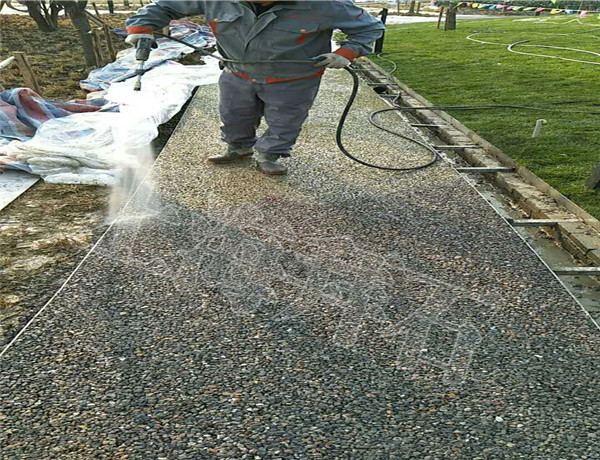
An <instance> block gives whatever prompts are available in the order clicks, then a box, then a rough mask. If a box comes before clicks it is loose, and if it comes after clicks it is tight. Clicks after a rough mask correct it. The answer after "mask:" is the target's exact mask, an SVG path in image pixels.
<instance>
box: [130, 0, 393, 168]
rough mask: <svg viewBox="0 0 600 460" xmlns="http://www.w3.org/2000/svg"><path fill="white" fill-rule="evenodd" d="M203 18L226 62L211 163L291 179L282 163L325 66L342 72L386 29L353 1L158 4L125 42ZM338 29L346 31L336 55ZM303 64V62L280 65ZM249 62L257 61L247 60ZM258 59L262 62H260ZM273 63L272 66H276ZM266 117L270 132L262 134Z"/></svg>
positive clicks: (133, 25)
mask: <svg viewBox="0 0 600 460" xmlns="http://www.w3.org/2000/svg"><path fill="white" fill-rule="evenodd" d="M196 14H204V15H205V18H206V21H207V23H208V24H209V25H210V27H211V29H212V31H213V33H214V35H215V38H216V40H217V48H218V50H219V53H220V54H221V55H222V56H223V57H225V58H228V59H233V60H236V61H246V62H243V63H228V64H227V66H226V68H225V71H224V72H223V74H222V75H221V78H220V80H219V88H220V106H219V110H220V115H221V121H222V123H223V125H222V127H221V131H222V139H223V140H224V141H225V142H226V143H227V146H228V148H227V151H226V152H225V153H223V154H222V155H216V156H211V157H209V158H208V161H209V162H211V163H216V164H219V163H229V162H232V161H236V160H240V159H243V158H250V157H252V155H253V154H254V151H256V152H257V157H256V164H257V167H258V169H259V170H260V171H262V172H264V173H266V174H273V175H279V174H286V173H287V168H286V167H285V166H283V165H282V164H280V163H279V162H278V160H279V158H280V157H288V156H290V153H291V151H292V147H293V146H294V144H295V142H296V139H297V138H298V135H299V134H300V130H301V129H302V124H303V123H304V121H305V120H306V117H307V116H308V112H309V110H310V108H311V106H312V104H313V101H314V99H315V97H316V95H317V93H318V90H319V84H320V80H321V76H322V75H323V73H324V72H325V69H326V68H333V69H340V68H343V67H346V66H347V65H349V64H350V62H351V61H352V60H353V59H355V58H357V57H359V56H363V55H366V54H369V53H371V52H372V48H371V44H372V43H373V42H374V41H375V40H377V39H378V38H379V37H380V36H381V35H382V33H383V29H384V25H383V24H382V23H381V21H379V20H378V19H376V18H374V17H373V16H371V15H370V14H369V13H367V12H366V11H365V10H363V9H362V8H359V7H358V6H356V5H355V4H354V3H353V1H351V0H321V1H249V2H242V1H235V0H230V1H228V0H221V1H219V0H205V1H182V0H156V1H155V2H154V3H151V4H150V5H148V6H146V7H144V8H142V9H140V10H139V11H138V12H137V13H136V14H135V15H133V16H132V17H130V18H129V19H128V20H127V33H128V37H127V42H128V43H129V44H131V45H133V46H135V44H136V43H137V41H138V40H139V39H141V38H152V39H153V38H154V36H153V35H152V34H153V31H154V30H159V29H162V28H163V27H165V26H167V25H168V24H169V21H171V20H173V19H180V18H183V17H185V16H192V15H196ZM335 29H340V30H341V31H342V32H344V33H345V34H346V38H345V40H344V41H343V42H342V43H341V46H340V48H339V49H337V50H336V51H335V52H331V51H332V50H331V37H332V32H333V31H334V30H335ZM285 60H288V61H289V60H300V61H304V62H300V63H284V62H277V61H285ZM247 61H252V62H247ZM257 61H260V62H257ZM271 61H272V62H271ZM263 117H264V119H265V121H266V124H267V127H268V129H267V130H266V131H265V133H264V134H263V135H262V136H260V137H257V136H256V130H257V128H258V126H259V123H260V121H261V119H262V118H263Z"/></svg>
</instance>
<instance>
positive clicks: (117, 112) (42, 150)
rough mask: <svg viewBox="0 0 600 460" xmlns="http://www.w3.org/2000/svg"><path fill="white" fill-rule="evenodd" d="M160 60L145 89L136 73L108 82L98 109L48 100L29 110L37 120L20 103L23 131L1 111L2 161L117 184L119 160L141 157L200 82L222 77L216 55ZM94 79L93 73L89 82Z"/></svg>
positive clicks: (53, 175) (66, 179)
mask: <svg viewBox="0 0 600 460" xmlns="http://www.w3.org/2000/svg"><path fill="white" fill-rule="evenodd" d="M186 40H187V38H186ZM205 44H208V42H205ZM165 46H167V45H165ZM161 47H162V44H161ZM155 53H156V55H157V56H162V58H164V57H165V54H164V53H162V51H161V48H159V50H157V51H153V53H152V54H155ZM113 64H115V63H113ZM110 65H111V64H109V66H110ZM153 65H154V66H155V67H154V68H153V69H152V70H150V71H148V72H147V73H146V74H145V75H144V76H143V77H142V91H139V92H137V91H133V79H131V78H129V79H126V80H124V81H121V82H114V81H112V82H110V83H108V84H107V82H103V83H102V86H103V87H104V88H106V91H105V92H102V93H101V94H100V97H99V99H97V100H96V103H101V104H102V108H99V107H94V106H93V105H94V104H93V102H90V101H88V103H87V104H70V105H69V104H64V106H62V107H58V106H57V104H56V103H46V104H43V103H42V104H41V105H39V104H38V108H39V107H41V108H40V109H39V110H38V111H37V113H33V112H32V113H30V115H31V117H30V118H32V120H33V121H32V120H29V121H28V120H26V119H24V117H23V116H19V115H18V112H19V111H21V112H22V113H25V112H24V111H23V110H22V109H23V107H22V104H21V103H20V102H17V103H16V105H15V106H14V110H12V108H11V107H8V108H7V113H8V112H10V113H11V114H12V115H14V116H13V117H12V118H13V119H12V120H9V121H15V120H16V121H18V123H20V124H17V125H18V128H19V130H15V129H14V126H12V127H9V125H8V122H6V121H7V120H5V119H4V118H3V117H2V116H0V165H2V166H3V167H9V168H10V167H12V168H14V169H24V170H26V171H29V172H32V173H33V174H38V175H40V176H42V178H43V179H44V180H45V181H46V182H49V183H63V184H93V185H112V184H114V183H116V182H117V181H118V179H119V166H120V165H123V164H124V163H125V164H127V163H128V162H131V161H135V158H127V156H128V155H134V154H135V152H137V151H139V149H143V148H144V147H147V146H149V144H150V143H151V142H152V140H153V139H155V138H156V137H157V135H158V126H159V125H160V124H162V123H165V122H166V121H168V120H169V119H171V118H172V117H173V116H174V115H175V114H176V113H177V112H179V110H180V109H181V108H182V106H183V105H184V104H185V102H186V101H187V100H188V99H189V98H190V96H191V94H192V91H193V89H194V87H196V86H200V85H206V84H211V83H215V82H216V81H217V79H218V76H219V75H220V73H221V71H220V70H219V68H218V62H217V61H216V60H213V59H207V60H206V64H205V65H197V66H184V65H182V64H179V63H177V62H173V61H169V60H163V62H161V63H156V62H155V61H153ZM107 67H108V66H107ZM102 70H103V69H99V70H98V71H94V72H96V76H95V77H93V78H96V77H97V76H98V75H106V74H103V73H102V72H101V71H102ZM94 72H92V74H93V73H94ZM111 72H112V71H111ZM113 76H114V75H113ZM93 78H92V75H90V78H88V80H87V81H91V80H92V79H93ZM100 80H101V79H100ZM98 81H99V80H98ZM20 90H21V91H23V89H20ZM13 91H18V90H13ZM25 91H30V90H25ZM5 93H8V92H5ZM31 93H32V94H30V93H27V94H28V95H29V96H30V98H33V99H36V98H37V99H36V101H37V102H39V103H41V102H43V101H44V100H43V99H42V98H40V97H39V96H37V95H36V94H35V93H33V92H31ZM0 94H2V93H0ZM7 105H8V104H7ZM59 109H60V110H59ZM69 109H73V110H69ZM30 112H31V111H30ZM59 112H60V113H59ZM73 112H79V113H73ZM36 116H37V117H38V118H37V119H36ZM5 118H7V119H8V117H5ZM36 120H38V121H39V122H37V121H36ZM40 120H41V121H40ZM5 122H6V123H5ZM23 122H26V124H25V123H23ZM13 125H14V123H13ZM21 125H23V126H21ZM9 128H10V129H11V130H12V131H11V133H10V134H9ZM25 128H27V129H25ZM15 133H16V134H18V135H16V134H15ZM31 135H33V137H31V138H29V137H30V136H31Z"/></svg>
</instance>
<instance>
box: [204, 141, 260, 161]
mask: <svg viewBox="0 0 600 460" xmlns="http://www.w3.org/2000/svg"><path fill="white" fill-rule="evenodd" d="M253 154H254V150H252V147H237V146H235V145H231V144H228V145H227V152H225V153H224V154H222V155H213V156H212V157H208V159H207V161H208V162H209V163H214V164H223V163H231V162H232V161H237V160H243V159H244V158H250V157H251V156H252V155H253Z"/></svg>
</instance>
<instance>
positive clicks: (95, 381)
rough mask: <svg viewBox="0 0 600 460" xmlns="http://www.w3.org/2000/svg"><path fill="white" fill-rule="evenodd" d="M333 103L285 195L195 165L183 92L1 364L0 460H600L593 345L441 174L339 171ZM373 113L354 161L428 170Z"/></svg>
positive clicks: (335, 87) (208, 96)
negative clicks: (158, 150) (153, 147)
mask: <svg viewBox="0 0 600 460" xmlns="http://www.w3.org/2000/svg"><path fill="white" fill-rule="evenodd" d="M349 84H350V82H349V78H348V75H347V74H346V73H345V72H333V71H332V72H328V74H327V75H326V77H325V78H324V81H323V86H322V89H321V93H320V96H319V98H318V100H317V102H316V104H315V107H314V109H313V111H312V113H311V115H310V117H309V120H308V121H307V124H306V127H305V129H304V131H303V134H302V137H301V139H300V140H299V143H298V145H297V148H296V151H295V155H294V156H293V157H292V158H291V159H289V160H285V161H286V163H287V164H288V165H289V166H290V174H289V175H288V176H287V177H283V178H274V177H267V176H264V175H261V174H260V173H259V172H257V171H256V170H255V168H254V165H253V162H252V161H249V160H247V161H243V162H240V163H239V164H233V165H228V166H210V165H208V164H207V163H206V162H205V158H206V157H207V156H208V155H211V154H214V153H215V152H217V151H220V150H222V149H223V146H222V144H220V142H219V139H218V138H219V135H218V127H219V122H218V114H217V98H218V93H217V91H218V90H217V88H216V86H214V85H211V86H204V87H200V88H199V90H198V92H197V94H196V96H195V98H194V100H193V102H192V104H191V106H190V108H189V109H188V111H187V113H186V115H185V116H184V118H183V120H182V122H181V124H180V126H179V127H178V129H177V130H176V132H175V133H174V135H173V137H172V138H171V139H170V141H169V143H168V145H167V147H166V150H165V151H164V152H163V154H162V155H161V156H160V157H159V160H158V162H157V164H156V166H155V168H154V170H153V174H152V176H153V177H152V185H150V183H148V184H147V185H146V186H145V188H144V189H142V190H140V192H139V193H138V194H137V195H136V197H135V199H134V200H133V201H132V203H130V205H129V207H128V208H127V210H126V213H125V214H124V215H123V217H122V218H121V219H120V221H119V222H118V223H117V224H116V225H115V226H114V227H113V228H112V229H111V230H110V232H109V233H108V234H107V235H106V237H105V238H104V239H103V240H102V241H101V243H100V244H99V245H98V247H97V248H96V250H95V251H94V252H92V254H91V255H90V257H89V258H88V259H87V260H86V261H85V263H84V264H83V265H82V267H81V268H80V270H79V271H78V272H77V273H76V274H75V276H74V277H73V278H72V280H71V281H70V283H68V284H67V286H66V288H65V289H64V290H63V291H62V292H61V293H60V294H59V295H58V297H57V298H56V299H55V301H54V302H53V303H52V304H51V305H50V306H49V307H48V308H47V309H46V310H45V311H44V312H43V313H42V314H41V315H40V316H39V317H38V318H37V319H36V320H35V322H34V323H33V324H32V325H31V327H30V328H29V329H28V330H27V331H26V333H25V334H24V335H23V336H21V338H20V339H19V341H18V342H16V343H15V345H14V346H13V347H12V348H11V349H10V350H9V351H8V353H7V354H6V355H5V356H4V358H3V360H2V362H1V363H0V364H1V367H0V395H1V399H2V410H1V415H0V440H1V451H0V453H1V455H0V457H1V458H3V459H22V458H28V459H42V458H61V459H68V458H83V459H104V458H106V459H108V458H110V459H112V458H130V459H200V458H206V459H213V458H225V459H296V458H297V459H304V458H323V459H338V458H339V459H389V458H397V459H413V458H420V459H439V458H464V459H503V458H507V459H508V458H524V459H567V458H569V459H570V458H587V459H598V458H600V439H599V438H598V437H599V436H600V434H599V429H598V428H599V426H598V424H599V418H598V409H599V408H600V368H599V366H598V351H600V340H599V332H598V330H597V329H596V328H595V326H594V325H593V324H592V323H590V322H589V320H588V318H587V317H586V315H585V314H584V312H583V311H582V310H581V308H580V307H579V305H577V304H576V303H575V302H574V300H573V299H572V297H571V296H570V295H569V294H568V293H567V292H566V291H565V290H564V288H563V287H562V286H561V285H560V284H559V282H558V281H557V280H556V279H555V278H554V276H553V275H552V274H551V273H550V272H549V271H548V269H547V268H546V267H545V266H544V265H543V263H542V262H541V261H540V260H539V259H538V258H537V257H536V256H535V255H534V253H533V252H532V251H531V250H530V248H529V247H528V246H527V245H526V244H525V243H524V242H523V241H522V240H521V239H520V238H519V237H518V236H517V235H516V234H515V233H514V232H513V231H512V230H511V228H510V227H509V226H508V225H507V224H506V223H505V222H504V221H503V220H502V219H501V218H500V217H499V216H498V215H497V214H496V213H495V212H494V211H493V210H492V208H490V207H489V206H488V204H487V203H485V201H484V200H483V199H482V198H480V196H479V195H478V194H477V193H476V192H475V191H474V190H473V189H472V188H470V187H469V186H468V185H467V183H466V182H465V181H464V180H463V179H461V178H460V177H459V176H458V175H457V174H456V173H455V172H454V171H453V170H452V169H451V168H450V167H449V166H448V165H447V164H443V163H440V164H438V165H436V166H435V167H433V168H430V169H427V170H424V171H418V172H415V173H409V174H407V173H404V174H395V173H389V172H382V171H376V170H372V169H367V168H365V167H362V166H360V165H357V164H355V163H352V162H350V161H349V160H347V159H345V158H344V157H342V156H341V155H340V154H339V152H337V150H336V146H335V142H334V129H335V126H336V123H337V117H338V114H339V113H340V111H341V107H342V104H343V103H344V102H345V101H346V98H347V96H348V90H349V88H348V85H349ZM377 108H385V105H384V104H383V103H382V102H381V101H380V99H379V98H378V97H377V96H376V94H375V93H373V92H372V91H371V90H370V89H369V88H368V87H366V86H365V87H363V88H361V91H360V94H359V98H358V102H357V106H356V108H355V110H354V111H353V113H352V115H351V117H350V119H349V121H348V124H347V127H346V132H345V139H346V143H347V146H348V148H349V150H350V151H352V152H356V153H357V154H359V156H361V158H363V159H366V160H372V161H377V162H379V163H380V164H382V163H387V164H398V162H402V163H404V164H409V163H410V162H413V164H414V163H415V162H419V161H422V160H423V159H424V158H426V157H424V156H426V152H425V151H422V150H419V149H417V148H415V146H413V145H410V144H407V143H406V142H403V141H400V140H398V139H397V138H390V137H387V135H383V134H382V133H381V132H379V131H377V130H374V128H372V127H371V126H370V125H368V123H367V122H366V118H367V116H368V114H369V113H370V112H371V111H372V110H375V109H377ZM389 123H390V126H393V127H394V129H397V130H399V131H401V132H407V133H409V132H411V131H410V129H411V128H410V127H409V126H408V125H406V124H403V122H401V121H400V119H399V118H397V117H396V116H395V115H391V116H389ZM391 123H394V124H393V125H391Z"/></svg>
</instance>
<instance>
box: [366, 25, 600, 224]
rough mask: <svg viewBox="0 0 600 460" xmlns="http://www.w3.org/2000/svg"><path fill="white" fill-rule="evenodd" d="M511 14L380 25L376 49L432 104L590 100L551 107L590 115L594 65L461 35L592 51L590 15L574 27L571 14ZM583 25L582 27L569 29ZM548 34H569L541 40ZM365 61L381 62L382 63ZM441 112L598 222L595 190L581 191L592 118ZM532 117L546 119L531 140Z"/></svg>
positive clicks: (596, 43) (596, 103)
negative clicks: (441, 25) (451, 24)
mask: <svg viewBox="0 0 600 460" xmlns="http://www.w3.org/2000/svg"><path fill="white" fill-rule="evenodd" d="M515 19H516V18H511V19H492V20H468V21H466V20H465V21H459V24H458V30H455V31H446V32H444V31H443V30H437V29H436V26H435V23H421V24H411V25H402V26H390V27H389V28H388V31H387V33H386V40H385V46H384V51H386V52H388V53H395V54H393V55H390V56H387V58H388V59H391V60H393V61H395V62H396V63H397V64H398V71H397V72H396V74H395V75H396V77H398V79H399V80H401V81H402V82H404V83H406V84H407V85H408V86H410V87H412V88H413V89H414V90H416V91H417V92H418V93H420V94H421V95H422V96H424V97H426V98H427V99H428V100H429V101H430V102H431V103H433V104H438V105H469V104H517V105H531V104H536V105H537V104H548V103H556V102H566V101H593V102H587V103H578V104H574V105H559V106H553V108H556V109H560V110H592V111H596V112H600V65H591V64H581V63H576V62H569V61H563V60H557V59H548V58H541V57H534V56H523V55H518V54H513V53H511V52H509V51H507V49H506V46H501V45H489V44H480V43H475V42H472V41H469V40H467V39H466V37H467V36H468V35H470V34H473V33H475V32H489V33H485V34H479V35H477V36H476V37H474V38H477V39H479V40H483V41H487V42H494V43H505V44H509V43H513V42H516V41H519V40H528V39H532V38H534V39H536V41H535V42H533V44H540V45H551V46H560V47H569V48H578V49H583V50H589V51H594V52H598V53H600V20H599V19H598V18H597V17H590V18H586V19H585V20H583V24H580V23H577V22H571V23H567V21H570V20H572V19H573V16H563V17H552V18H551V19H549V20H547V19H546V18H543V19H545V21H544V22H536V21H537V20H539V18H535V20H534V21H532V19H534V18H528V19H529V20H528V21H522V20H521V21H519V20H515ZM594 26H595V27H594ZM595 28H597V29H598V30H594V29H595ZM584 31H591V32H588V33H584V34H581V33H578V32H584ZM557 33H561V34H574V33H577V34H575V35H566V36H555V37H550V35H552V34H557ZM517 50H519V51H523V52H530V53H538V54H551V55H555V56H561V57H565V58H569V59H580V60H586V61H593V62H598V63H599V64H600V57H598V56H594V55H590V54H584V53H576V52H572V51H562V50H561V51H558V50H549V49H544V48H527V47H519V48H517ZM374 60H375V61H378V62H379V63H380V64H381V65H382V67H384V68H389V66H390V65H389V63H386V62H385V61H380V60H378V59H377V58H375V59H374ZM448 112H449V113H450V114H452V115H453V116H454V117H456V118H457V119H459V120H460V121H461V122H463V123H464V124H465V125H466V126H468V127H469V128H471V129H472V130H474V131H476V132H477V133H479V134H480V135H482V136H483V137H484V138H485V139H487V140H488V141H490V142H492V143H493V144H494V145H496V146H497V147H498V148H500V149H501V150H503V151H504V152H505V153H506V154H508V155H510V156H511V157H512V158H514V159H515V160H516V161H517V162H519V164H521V165H524V166H526V167H528V168H529V169H531V170H532V171H533V172H534V173H535V174H537V175H538V176H539V177H541V178H542V179H544V180H545V181H547V182H548V183H549V184H551V185H552V186H553V187H555V188H556V189H558V190H559V191H560V192H562V193H563V194H564V195H566V196H567V197H569V198H570V199H571V200H573V201H574V202H575V203H577V204H578V205H580V206H581V207H583V208H584V209H586V210H587V211H588V212H589V213H590V214H592V215H594V216H595V217H597V218H600V191H598V190H596V191H590V190H586V188H585V181H586V179H587V178H588V177H589V176H590V175H591V173H592V171H593V170H594V168H595V166H596V163H597V162H598V161H600V133H599V132H598V131H599V128H600V115H587V114H573V113H551V112H536V111H526V110H486V111H483V110H482V111H468V112H467V111H456V110H454V111H452V110H450V111H448ZM539 118H543V119H545V120H547V121H548V124H547V125H545V126H544V128H543V131H542V136H541V137H539V138H535V139H534V138H532V137H531V134H532V133H533V128H534V125H535V122H536V120H537V119H539Z"/></svg>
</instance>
